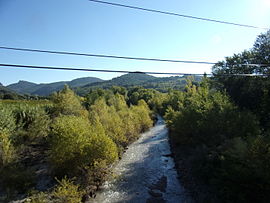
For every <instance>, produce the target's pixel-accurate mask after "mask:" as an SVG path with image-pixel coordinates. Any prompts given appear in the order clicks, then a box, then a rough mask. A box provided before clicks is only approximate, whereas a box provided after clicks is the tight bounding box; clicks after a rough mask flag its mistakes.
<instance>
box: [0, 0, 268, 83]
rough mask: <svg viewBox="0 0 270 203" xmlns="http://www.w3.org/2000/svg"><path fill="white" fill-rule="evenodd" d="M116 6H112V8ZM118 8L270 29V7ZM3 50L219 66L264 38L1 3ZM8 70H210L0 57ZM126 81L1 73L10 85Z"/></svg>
mask: <svg viewBox="0 0 270 203" xmlns="http://www.w3.org/2000/svg"><path fill="white" fill-rule="evenodd" d="M108 1H111V0H108ZM111 2H117V3H123V4H129V5H134V6H140V7H146V8H153V9H159V10H165V11H171V12H177V13H182V14H187V15H195V16H199V17H206V18H214V19H220V20H225V21H232V22H236V23H243V24H251V25H256V26H262V27H269V22H270V0H237V1H236V0H226V1H225V0H224V1H217V0H204V1H199V0H189V1H186V0H185V1H184V0H166V1H165V0H147V1H145V0H132V1H131V0H113V1H111ZM0 25H1V30H0V46H11V47H25V48H33V49H48V50H59V51H73V52H83V53H96V54H111V55H124V56H136V57H153V58H168V59H179V60H198V61H213V62H215V61H218V60H222V59H223V58H224V57H225V56H231V55H232V54H234V53H238V52H241V51H243V50H244V49H249V48H251V47H252V45H253V43H254V40H255V39H256V36H257V35H259V34H260V33H261V32H264V31H263V30H256V29H248V28H241V27H236V26H230V25H222V24H216V23H210V22H203V21H196V20H191V19H185V18H178V17H173V16H166V15H160V14H154V13H147V12H143V11H136V10H129V9H125V8H118V7H112V6H106V5H102V4H97V3H93V2H89V1H87V0H46V1H44V0H23V1H22V0H0ZM0 63H12V64H27V65H40V66H42V65H44V66H64V67H78V68H96V69H119V70H126V69H128V70H131V71H135V70H138V71H159V72H185V73H203V72H211V66H209V65H194V64H193V65H185V64H173V63H157V62H139V61H126V60H116V59H101V58H99V59H98V58H89V57H79V56H63V55H50V54H41V53H27V52H17V51H7V50H0ZM118 75H119V74H109V73H95V72H92V73H87V72H76V71H51V70H25V69H24V70H23V69H21V70H19V69H11V68H2V67H0V82H1V83H3V84H4V85H7V84H10V83H14V82H17V81H18V80H28V81H31V82H36V83H47V82H54V81H61V80H72V79H75V78H78V77H87V76H93V77H100V78H102V79H110V78H112V77H115V76H118Z"/></svg>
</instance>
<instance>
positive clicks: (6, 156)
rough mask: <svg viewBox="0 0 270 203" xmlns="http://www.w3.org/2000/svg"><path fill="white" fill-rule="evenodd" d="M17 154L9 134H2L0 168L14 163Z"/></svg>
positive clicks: (0, 137) (0, 139) (0, 140)
mask: <svg viewBox="0 0 270 203" xmlns="http://www.w3.org/2000/svg"><path fill="white" fill-rule="evenodd" d="M15 159H16V152H15V149H14V147H13V145H12V143H11V140H10V136H9V134H8V133H7V132H5V131H2V132H0V168H1V167H5V166H7V165H8V164H10V163H12V162H14V161H15Z"/></svg>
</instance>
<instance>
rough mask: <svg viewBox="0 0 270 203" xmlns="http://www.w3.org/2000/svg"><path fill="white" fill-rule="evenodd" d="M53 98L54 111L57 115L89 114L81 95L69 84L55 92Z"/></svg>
mask: <svg viewBox="0 0 270 203" xmlns="http://www.w3.org/2000/svg"><path fill="white" fill-rule="evenodd" d="M52 100H53V102H54V110H53V113H54V115H55V116H59V115H60V114H63V115H75V116H87V115H86V114H87V112H86V111H85V110H84V108H83V106H82V105H81V101H80V99H79V97H78V96H77V95H75V93H74V92H73V91H72V90H71V89H70V88H69V87H68V86H67V85H66V86H65V87H64V89H63V90H62V91H60V92H57V93H55V94H53V96H52Z"/></svg>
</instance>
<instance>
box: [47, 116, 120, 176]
mask: <svg viewBox="0 0 270 203" xmlns="http://www.w3.org/2000/svg"><path fill="white" fill-rule="evenodd" d="M50 157H51V161H52V163H53V165H54V167H55V168H56V170H57V171H58V172H61V173H62V174H65V173H71V174H76V172H77V171H78V169H79V168H81V167H85V166H87V165H90V164H92V163H93V162H94V161H97V160H105V161H106V163H107V164H111V163H113V161H115V160H116V159H117V149H116V146H115V144H114V143H113V142H112V141H111V140H110V138H108V137H107V136H105V135H104V131H102V130H100V129H98V128H96V127H95V126H90V123H89V121H88V120H86V119H85V118H82V117H76V116H60V117H58V118H56V119H55V122H54V124H53V125H52V137H51V151H50Z"/></svg>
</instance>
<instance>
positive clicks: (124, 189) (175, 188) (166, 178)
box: [91, 117, 192, 203]
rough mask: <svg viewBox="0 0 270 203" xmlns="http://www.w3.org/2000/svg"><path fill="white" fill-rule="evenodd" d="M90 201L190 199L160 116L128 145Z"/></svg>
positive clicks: (140, 202)
mask: <svg viewBox="0 0 270 203" xmlns="http://www.w3.org/2000/svg"><path fill="white" fill-rule="evenodd" d="M113 172H114V175H115V178H114V180H112V181H107V182H106V183H105V184H104V186H103V187H102V190H101V191H99V192H98V193H97V196H96V198H95V199H92V200H91V202H96V203H118V202H119V203H120V202H121V203H122V202H135V203H136V202H138V203H144V202H146V203H159V202H168V203H169V202H171V203H178V202H179V203H180V202H192V201H191V198H190V197H189V196H188V195H187V193H186V192H185V190H184V188H183V186H182V185H181V184H180V183H179V180H178V175H177V172H176V169H175V165H174V161H173V158H172V157H171V151H170V146H169V143H168V130H167V128H166V126H165V124H164V121H163V120H162V118H161V117H159V119H158V121H157V123H156V124H155V126H154V127H152V128H151V129H150V130H149V131H147V132H145V133H143V134H142V135H141V137H140V139H138V140H137V141H136V142H134V143H133V144H131V145H130V146H129V148H128V149H127V151H126V152H125V153H124V155H123V157H122V159H121V160H120V161H119V162H118V163H117V164H116V166H115V168H114V170H113Z"/></svg>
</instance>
